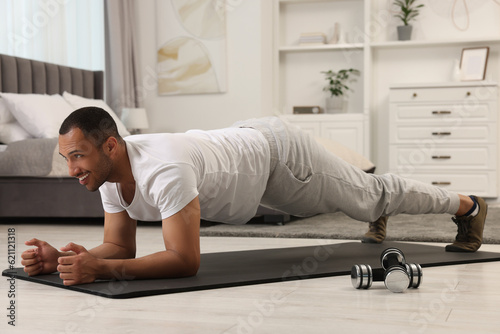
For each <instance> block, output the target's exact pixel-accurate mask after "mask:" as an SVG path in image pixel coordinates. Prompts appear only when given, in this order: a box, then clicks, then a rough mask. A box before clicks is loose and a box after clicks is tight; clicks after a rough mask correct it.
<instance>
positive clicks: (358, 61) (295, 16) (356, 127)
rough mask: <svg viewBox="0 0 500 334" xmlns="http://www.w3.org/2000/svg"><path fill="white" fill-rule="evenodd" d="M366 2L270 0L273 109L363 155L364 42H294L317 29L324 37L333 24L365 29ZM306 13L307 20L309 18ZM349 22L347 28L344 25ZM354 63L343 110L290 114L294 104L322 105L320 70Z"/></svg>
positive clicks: (365, 118) (365, 148)
mask: <svg viewBox="0 0 500 334" xmlns="http://www.w3.org/2000/svg"><path fill="white" fill-rule="evenodd" d="M369 4H370V2H369V1H363V0H351V1H340V0H323V1H305V0H302V1H301V0H274V13H275V15H274V17H275V21H274V37H275V38H274V40H275V61H274V64H275V66H274V88H275V89H274V103H273V104H274V109H275V111H277V113H279V114H281V115H284V117H285V118H286V119H287V120H288V121H290V122H292V123H295V124H296V125H298V126H300V127H301V128H303V129H304V130H306V131H308V132H309V133H311V134H312V135H315V136H320V137H327V138H330V139H334V140H336V141H339V142H341V143H342V144H344V145H346V146H347V147H349V148H351V149H353V150H355V151H357V152H359V153H361V154H363V155H365V156H369V155H370V151H369V148H370V147H369V142H368V140H369V122H368V119H369V103H370V102H369V94H367V92H369V90H367V89H366V88H367V85H366V83H367V82H369V81H370V72H371V71H370V67H369V66H370V64H369V56H370V50H369V47H368V44H367V41H364V40H363V41H356V42H355V43H342V44H325V45H312V46H302V45H298V39H299V36H300V34H301V33H305V32H315V31H319V32H323V33H325V34H326V35H327V38H328V39H330V38H331V35H332V33H333V30H332V29H333V24H334V23H335V22H339V23H340V24H341V26H342V27H343V28H344V29H345V30H344V31H347V30H349V31H354V30H358V31H359V32H360V34H361V35H364V34H365V31H364V22H365V21H366V19H367V17H365V16H366V15H365V16H363V15H361V16H360V15H359V13H365V14H366V13H369V11H370V10H369ZM309 18H312V19H313V20H312V21H311V19H309ZM347 27H349V28H347ZM344 68H345V69H347V68H355V69H358V70H360V71H361V75H360V76H359V77H357V78H356V81H355V82H353V83H350V84H349V87H350V89H352V91H349V93H348V94H349V95H348V102H347V104H346V109H347V113H345V114H321V115H292V113H293V112H292V110H293V107H294V106H304V105H316V106H320V107H321V108H322V109H323V110H325V101H326V97H327V96H328V95H327V93H326V92H324V91H323V87H324V86H325V85H326V81H325V79H324V75H323V74H322V73H321V72H322V71H328V70H334V71H338V70H340V69H344Z"/></svg>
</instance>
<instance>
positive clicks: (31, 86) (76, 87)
mask: <svg viewBox="0 0 500 334" xmlns="http://www.w3.org/2000/svg"><path fill="white" fill-rule="evenodd" d="M64 91H67V92H69V93H71V94H75V95H79V96H83V97H87V98H93V99H102V98H103V97H104V72H103V71H88V70H82V69H78V68H73V67H67V66H61V65H55V64H50V63H45V62H41V61H36V60H30V59H24V58H19V57H12V56H7V55H3V54H0V92H5V93H19V94H51V95H52V94H62V93H63V92H64Z"/></svg>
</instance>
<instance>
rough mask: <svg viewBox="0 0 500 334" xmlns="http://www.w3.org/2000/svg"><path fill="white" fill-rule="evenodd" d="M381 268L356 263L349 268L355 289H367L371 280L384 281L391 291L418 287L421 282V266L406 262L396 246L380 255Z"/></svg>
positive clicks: (402, 290)
mask: <svg viewBox="0 0 500 334" xmlns="http://www.w3.org/2000/svg"><path fill="white" fill-rule="evenodd" d="M380 263H381V264H382V269H373V270H372V268H371V267H370V266H369V265H367V264H356V265H354V266H353V267H352V269H351V282H352V285H353V287H354V288H356V289H368V288H370V287H371V285H372V283H373V282H384V284H385V286H386V287H387V289H389V290H390V291H392V292H404V291H405V290H406V289H408V288H418V287H419V286H420V284H421V283H422V275H423V273H422V267H421V266H420V265H419V264H415V263H406V261H405V258H404V254H403V252H401V250H399V249H397V248H388V249H386V250H385V251H384V252H382V254H381V256H380Z"/></svg>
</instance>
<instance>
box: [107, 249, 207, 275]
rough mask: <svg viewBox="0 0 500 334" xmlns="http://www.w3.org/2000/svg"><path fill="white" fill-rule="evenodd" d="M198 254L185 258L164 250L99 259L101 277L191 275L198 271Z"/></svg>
mask: <svg viewBox="0 0 500 334" xmlns="http://www.w3.org/2000/svg"><path fill="white" fill-rule="evenodd" d="M198 267H199V256H194V257H191V258H186V257H182V256H180V255H179V254H178V253H176V252H174V251H171V250H166V251H162V252H158V253H154V254H151V255H148V256H144V257H141V258H137V259H121V260H120V259H105V260H102V261H101V266H100V271H101V273H100V275H98V276H99V278H101V279H153V278H174V277H187V276H193V275H195V274H196V272H197V271H198Z"/></svg>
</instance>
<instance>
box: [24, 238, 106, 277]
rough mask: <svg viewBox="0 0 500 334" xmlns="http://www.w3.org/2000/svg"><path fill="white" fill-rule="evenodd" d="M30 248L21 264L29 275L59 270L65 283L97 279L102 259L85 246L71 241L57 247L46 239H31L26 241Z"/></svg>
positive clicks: (25, 252)
mask: <svg viewBox="0 0 500 334" xmlns="http://www.w3.org/2000/svg"><path fill="white" fill-rule="evenodd" d="M25 244H26V245H28V246H35V247H36V248H32V249H28V250H26V251H24V252H23V253H22V254H21V258H22V261H21V264H22V265H23V266H24V271H25V272H26V273H27V274H28V275H29V276H36V275H40V274H51V273H53V272H55V271H58V272H59V277H60V278H61V279H62V280H63V283H64V285H75V284H83V283H92V282H94V281H95V280H96V279H97V275H98V273H99V270H98V267H99V262H100V259H98V258H96V257H95V256H93V255H92V254H90V253H89V252H88V251H87V250H86V249H85V247H83V246H80V245H77V244H74V243H72V242H70V243H69V244H67V245H66V246H65V247H61V251H62V252H64V253H61V252H59V251H58V250H57V249H55V248H54V247H52V246H51V245H49V244H48V243H47V242H45V241H41V240H38V239H31V240H29V241H26V242H25Z"/></svg>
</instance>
